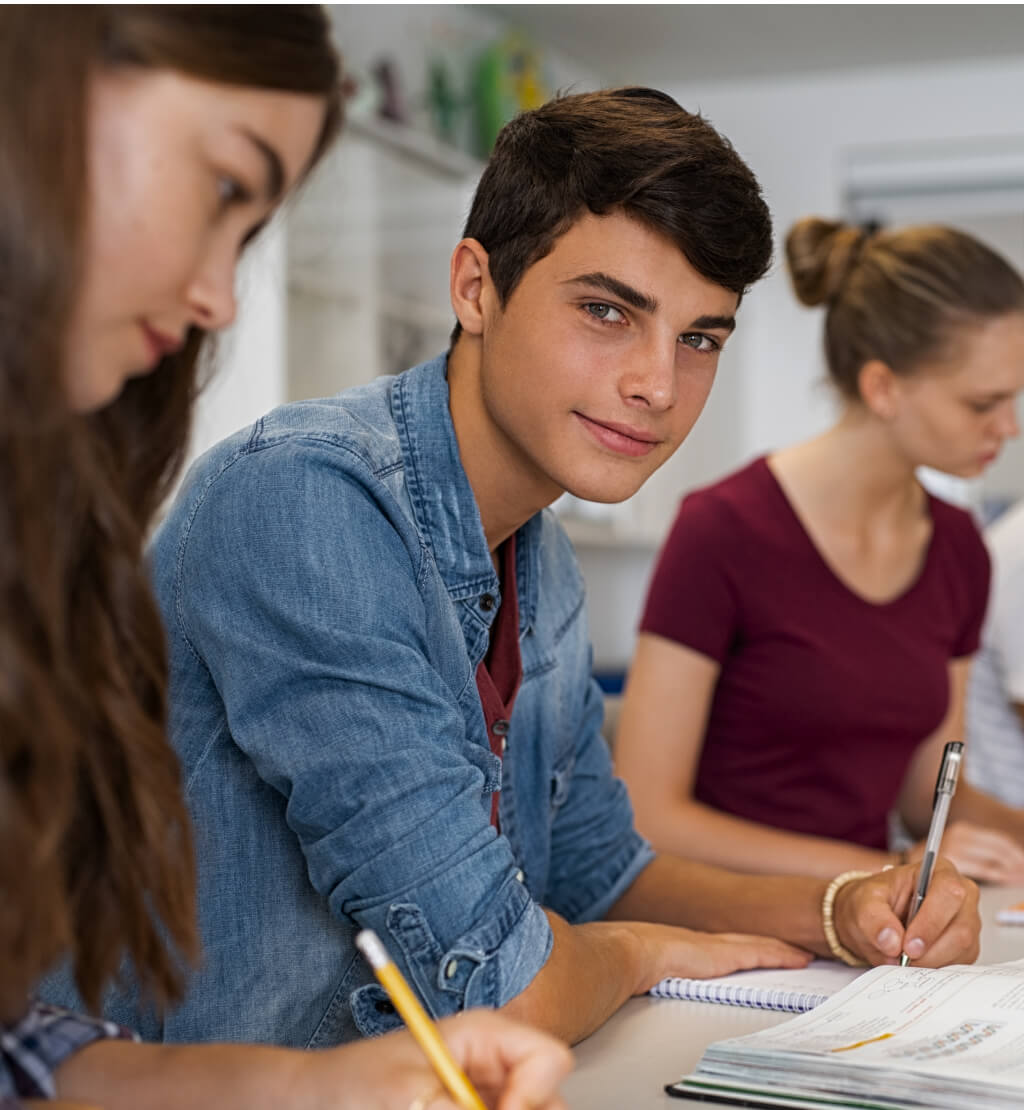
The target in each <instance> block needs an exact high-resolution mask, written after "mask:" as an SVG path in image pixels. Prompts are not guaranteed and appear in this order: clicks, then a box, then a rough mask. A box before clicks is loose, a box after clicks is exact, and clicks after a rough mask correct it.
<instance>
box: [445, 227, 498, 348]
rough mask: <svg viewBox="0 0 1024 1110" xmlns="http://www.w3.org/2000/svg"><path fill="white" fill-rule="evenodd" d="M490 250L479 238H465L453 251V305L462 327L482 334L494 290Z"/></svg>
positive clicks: (471, 333)
mask: <svg viewBox="0 0 1024 1110" xmlns="http://www.w3.org/2000/svg"><path fill="white" fill-rule="evenodd" d="M493 288H494V287H493V286H492V285H491V272H490V269H489V268H488V257H487V251H485V250H484V248H483V247H482V246H481V245H480V243H479V242H478V241H477V240H476V239H463V240H462V241H461V242H460V243H459V245H458V246H457V247H456V248H455V250H454V251H453V253H452V265H451V298H452V308H454V309H455V315H456V316H457V317H458V321H459V323H460V324H461V325H462V330H463V331H464V332H466V333H467V334H469V335H480V334H481V333H482V332H483V330H484V318H485V311H486V308H487V301H488V298H489V297H490V296H491V295H492V294H493Z"/></svg>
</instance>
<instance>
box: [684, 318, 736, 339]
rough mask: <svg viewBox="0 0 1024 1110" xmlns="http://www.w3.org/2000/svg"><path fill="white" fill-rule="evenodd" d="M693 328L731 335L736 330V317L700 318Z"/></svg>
mask: <svg viewBox="0 0 1024 1110" xmlns="http://www.w3.org/2000/svg"><path fill="white" fill-rule="evenodd" d="M690 327H691V328H707V329H708V330H709V331H714V330H722V331H727V332H729V334H730V335H731V334H732V333H733V332H734V331H735V330H736V317H735V316H698V317H697V319H696V320H694V321H693V323H692V324H691V325H690Z"/></svg>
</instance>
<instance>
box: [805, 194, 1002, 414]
mask: <svg viewBox="0 0 1024 1110" xmlns="http://www.w3.org/2000/svg"><path fill="white" fill-rule="evenodd" d="M786 259H787V264H788V267H789V274H790V278H791V280H792V282H793V288H794V290H795V292H796V295H797V297H798V299H799V300H800V301H801V303H803V304H805V305H811V306H813V305H824V306H825V308H826V316H825V358H826V362H827V365H828V371H829V376H830V377H831V379H832V381H833V383H834V384H835V386H836V388H837V389H838V390H839V392H840V393H841V394H842V395H843V396H844V397H847V398H849V399H851V400H857V399H859V397H860V387H859V384H858V381H859V376H860V371H861V368H862V367H863V366H864V365H865V363H867V362H870V361H871V360H872V359H879V360H881V361H882V362H884V363H885V364H886V365H887V366H888V367H889V368H890V369H891V370H892V371H893V372H894V373H896V374H904V375H909V374H913V373H914V372H915V371H916V370H917V369H918V368H919V366H920V365H921V364H922V363H923V362H926V361H932V360H941V359H943V358H945V357H947V356H948V354H949V353H950V352H951V351H952V350H953V349H954V348H955V341H956V339H957V338H958V336H959V335H960V334H961V333H962V332H963V330H964V329H969V328H972V327H976V326H978V325H980V324H983V323H985V321H987V320H991V319H994V318H996V317H999V316H1004V315H1006V314H1007V313H1010V312H1021V311H1024V281H1022V280H1021V276H1020V274H1018V273H1017V271H1016V270H1015V269H1014V268H1013V267H1012V266H1011V265H1010V263H1009V262H1007V261H1006V259H1005V258H1003V257H1002V256H1001V255H999V254H997V253H996V252H995V251H994V250H991V249H990V248H989V247H987V246H985V244H984V243H981V242H979V241H978V240H977V239H975V238H973V237H972V236H970V235H967V234H966V233H965V232H962V231H957V230H955V229H954V228H951V227H941V226H938V225H923V226H920V227H908V228H903V229H901V230H892V231H888V230H887V231H881V230H878V231H876V230H874V229H872V228H861V227H857V226H854V225H851V224H846V223H842V222H840V221H837V220H824V219H820V218H819V217H817V216H808V217H807V218H805V219H803V220H800V221H798V222H797V223H796V224H794V226H793V227H792V229H791V230H790V232H789V235H788V236H787V237H786Z"/></svg>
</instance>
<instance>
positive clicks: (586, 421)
mask: <svg viewBox="0 0 1024 1110" xmlns="http://www.w3.org/2000/svg"><path fill="white" fill-rule="evenodd" d="M576 416H577V417H578V419H579V421H580V423H581V424H582V425H583V427H584V428H586V430H587V431H588V432H589V433H590V434H591V435H592V436H593V437H594V439H596V440H597V441H598V443H600V444H601V445H602V446H603V447H607V448H608V449H609V450H611V451H614V452H616V453H617V454H619V455H627V456H629V457H630V458H640V457H642V456H643V455H647V454H650V452H651V451H653V450H654V448H655V447H657V446H658V444H659V443H660V442H661V440H660V439H659V438H658V437H657V436H655V435H653V434H652V433H651V432H648V431H646V430H644V429H643V428H634V427H632V426H631V425H629V424H618V423H615V422H613V421H604V420H593V419H591V418H590V417H588V416H584V415H583V413H581V412H577V413H576Z"/></svg>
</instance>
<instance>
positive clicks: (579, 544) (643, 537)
mask: <svg viewBox="0 0 1024 1110" xmlns="http://www.w3.org/2000/svg"><path fill="white" fill-rule="evenodd" d="M559 520H560V521H561V522H562V527H563V528H565V531H566V533H567V534H568V536H569V539H570V540H572V543H573V546H574V547H576V548H580V549H589V550H595V549H596V550H604V551H657V550H658V548H659V547H660V546H661V540H662V537H660V536H654V535H649V534H647V533H644V532H636V531H632V530H631V531H626V530H624V529H623V528H622V527H621V525H616V524H614V523H610V522H609V523H598V522H596V521H593V520H581V519H580V518H579V517H576V516H571V515H567V514H559Z"/></svg>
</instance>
